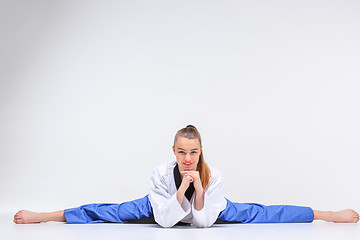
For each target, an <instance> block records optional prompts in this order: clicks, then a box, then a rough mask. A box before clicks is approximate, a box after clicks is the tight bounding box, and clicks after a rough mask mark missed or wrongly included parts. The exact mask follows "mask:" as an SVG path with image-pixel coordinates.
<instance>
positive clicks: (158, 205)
mask: <svg viewBox="0 0 360 240" xmlns="http://www.w3.org/2000/svg"><path fill="white" fill-rule="evenodd" d="M149 198H150V203H151V206H152V208H153V212H154V218H155V221H156V222H157V223H158V224H159V225H160V226H162V227H172V226H174V225H175V224H176V223H178V222H179V221H181V220H182V219H183V218H184V217H185V216H186V215H188V214H189V213H190V211H191V206H190V204H189V205H188V206H186V205H185V206H183V207H182V206H181V205H180V204H179V202H178V200H177V198H176V193H175V194H173V195H172V196H171V195H170V194H169V192H168V186H167V185H166V182H165V179H164V178H163V177H162V176H161V174H160V173H159V172H158V170H157V169H154V170H153V172H152V174H151V181H150V193H149ZM183 208H184V209H183Z"/></svg>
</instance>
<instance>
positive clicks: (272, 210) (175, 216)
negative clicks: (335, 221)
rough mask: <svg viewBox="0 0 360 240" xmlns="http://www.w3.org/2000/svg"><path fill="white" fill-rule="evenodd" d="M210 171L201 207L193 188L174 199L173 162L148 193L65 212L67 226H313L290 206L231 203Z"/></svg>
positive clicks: (307, 212)
mask: <svg viewBox="0 0 360 240" xmlns="http://www.w3.org/2000/svg"><path fill="white" fill-rule="evenodd" d="M209 167H210V171H211V177H210V181H209V185H208V186H207V187H206V189H205V190H204V207H203V209H201V210H200V211H197V210H196V209H195V207H194V198H195V194H194V188H193V186H192V185H191V186H190V187H189V189H188V190H187V191H186V193H185V196H184V199H183V202H182V204H181V205H180V204H179V202H178V201H177V198H176V192H177V189H178V188H179V186H180V184H181V176H180V172H179V170H178V166H177V163H176V161H172V162H169V163H166V164H162V165H160V166H159V167H157V168H155V169H154V170H153V172H152V174H151V180H150V193H149V195H146V196H145V197H143V198H140V199H136V200H133V201H129V202H124V203H120V204H117V203H93V204H86V205H82V206H80V207H77V208H70V209H65V210H64V216H65V219H66V222H67V223H101V222H116V223H158V224H159V225H161V226H162V227H172V226H174V225H175V224H179V223H188V224H193V225H194V226H196V227H209V226H211V225H212V224H214V223H219V222H222V223H224V222H225V223H226V222H238V223H290V222H312V221H313V220H314V213H313V210H312V209H311V208H309V207H302V206H292V205H272V206H265V205H262V204H258V203H234V202H231V201H230V200H228V199H226V198H225V197H224V190H223V182H222V179H221V175H220V173H219V172H218V171H217V170H216V169H215V168H213V167H211V166H209Z"/></svg>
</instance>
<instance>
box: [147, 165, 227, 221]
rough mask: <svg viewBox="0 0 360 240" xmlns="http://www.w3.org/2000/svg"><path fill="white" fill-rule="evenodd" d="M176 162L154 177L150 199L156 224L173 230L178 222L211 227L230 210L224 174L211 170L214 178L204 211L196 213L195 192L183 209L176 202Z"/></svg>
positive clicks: (160, 168) (155, 171) (154, 174)
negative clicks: (221, 214)
mask: <svg viewBox="0 0 360 240" xmlns="http://www.w3.org/2000/svg"><path fill="white" fill-rule="evenodd" d="M175 166H176V161H172V162H169V163H165V164H162V165H160V166H159V167H157V168H155V169H154V170H153V172H152V174H151V181H150V193H149V199H150V203H151V206H152V208H153V213H154V218H155V221H156V222H157V223H158V224H159V225H160V226H162V227H172V226H174V225H175V224H176V223H178V222H184V223H192V224H194V225H195V226H196V227H210V226H211V225H212V224H213V223H214V222H215V221H216V219H217V218H218V216H219V214H220V212H221V211H223V210H224V209H225V208H226V199H225V197H224V188H223V182H222V179H221V175H220V173H219V172H218V171H217V170H216V169H215V168H213V167H211V166H209V168H210V171H211V177H210V181H209V185H208V186H207V187H206V189H205V190H204V192H205V194H204V207H203V209H201V210H200V211H197V210H195V206H194V198H195V192H194V194H193V195H192V197H191V199H190V201H189V200H188V199H187V198H186V197H185V196H184V200H183V203H182V205H180V204H179V202H178V200H177V198H176V192H177V189H176V185H175V180H174V167H175Z"/></svg>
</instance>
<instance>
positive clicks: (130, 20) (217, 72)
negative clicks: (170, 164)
mask: <svg viewBox="0 0 360 240" xmlns="http://www.w3.org/2000/svg"><path fill="white" fill-rule="evenodd" d="M359 10H360V3H359V2H358V1H344V0H339V1H328V0H324V1H319V0H309V1H304V0H301V1H300V0H299V1H285V0H284V1H280V0H279V1H266V0H264V1H103V0H101V1H73V0H71V1H70V0H69V1H45V0H44V1H10V0H9V1H3V0H2V1H1V7H0V20H1V21H0V24H1V29H2V31H1V33H0V34H1V39H0V41H1V45H0V48H1V49H0V50H1V54H0V63H1V65H0V70H1V71H0V209H1V210H3V211H15V210H20V209H30V210H35V211H52V210H58V209H64V208H70V207H76V206H79V205H82V204H86V203H94V202H122V201H127V200H132V199H135V198H139V197H143V196H145V195H146V194H147V193H148V186H149V176H150V173H151V170H152V169H153V168H154V167H155V166H157V165H159V164H161V163H164V162H167V161H171V160H174V159H175V156H174V155H173V153H172V151H171V146H172V144H173V137H174V135H175V133H176V131H177V130H179V129H180V128H182V127H185V126H186V125H187V124H193V125H195V126H196V127H197V128H198V130H199V131H200V133H201V134H202V138H203V151H204V156H205V159H206V160H207V162H208V163H209V164H211V165H212V166H214V167H216V168H218V169H219V170H220V171H221V172H222V175H223V178H224V182H225V191H226V196H227V197H228V198H229V199H231V200H233V201H239V202H258V203H263V204H295V205H305V206H310V207H313V208H315V209H319V210H338V209H343V208H354V209H357V210H360V202H359V198H360V194H359V188H358V183H359V178H360V175H359V167H358V163H359V157H360V151H359V146H360V145H359V144H360V138H359V136H360V126H359V122H360V112H359V103H360V94H359V92H360V82H359V80H360V71H359V69H360V68H359V66H360V45H359V42H360V31H359V26H360V14H359Z"/></svg>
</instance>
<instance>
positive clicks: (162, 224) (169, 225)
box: [157, 222, 175, 228]
mask: <svg viewBox="0 0 360 240" xmlns="http://www.w3.org/2000/svg"><path fill="white" fill-rule="evenodd" d="M157 223H158V224H159V225H160V226H161V227H163V228H172V227H173V226H174V225H175V224H169V223H160V222H157Z"/></svg>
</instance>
